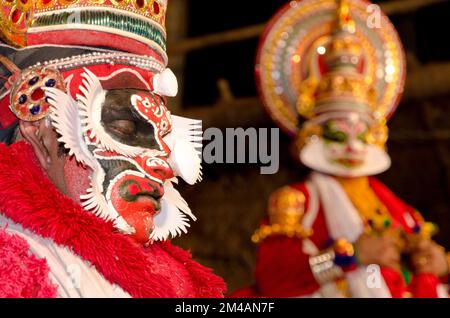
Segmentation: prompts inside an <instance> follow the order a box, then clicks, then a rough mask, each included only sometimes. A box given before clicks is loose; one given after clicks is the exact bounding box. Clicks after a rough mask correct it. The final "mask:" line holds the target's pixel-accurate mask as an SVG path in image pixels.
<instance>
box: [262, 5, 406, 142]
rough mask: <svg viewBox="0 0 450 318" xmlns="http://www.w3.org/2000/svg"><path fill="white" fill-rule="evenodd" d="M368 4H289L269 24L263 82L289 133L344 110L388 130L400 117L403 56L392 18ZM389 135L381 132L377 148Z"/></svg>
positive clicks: (268, 103)
mask: <svg viewBox="0 0 450 318" xmlns="http://www.w3.org/2000/svg"><path fill="white" fill-rule="evenodd" d="M368 6H374V5H371V4H370V3H369V2H368V1H364V0H348V1H335V0H303V1H291V2H290V3H289V4H288V5H286V6H285V7H284V8H283V9H281V11H280V12H279V13H278V14H277V15H275V17H274V18H273V19H272V21H271V22H270V23H269V26H268V27H267V29H266V31H265V33H264V36H263V38H262V40H261V45H260V49H259V53H258V58H257V66H256V72H257V79H258V84H259V88H260V94H261V97H262V99H263V102H264V105H265V107H266V109H267V111H268V113H269V114H270V116H271V117H272V119H273V120H274V121H275V122H276V123H277V124H279V126H280V127H281V128H282V129H283V130H285V131H286V132H287V133H289V134H290V135H292V136H296V135H297V134H298V133H299V131H300V129H301V128H302V123H303V122H304V120H305V119H306V120H307V121H308V122H320V121H321V120H324V119H326V118H330V116H342V114H343V113H346V112H357V113H359V114H360V115H362V116H363V117H365V118H366V119H367V120H369V121H372V122H375V123H377V125H376V126H379V127H382V128H381V130H383V129H384V124H385V122H386V120H387V119H389V117H390V116H391V115H392V114H393V113H394V111H395V108H396V106H397V104H398V102H399V99H400V96H401V94H402V92H403V88H404V81H405V57H404V52H403V48H402V45H401V43H400V41H399V38H398V35H397V32H396V30H395V29H394V27H393V26H392V24H391V23H390V22H389V19H388V18H387V17H386V16H385V15H384V14H383V13H382V12H381V11H380V9H379V8H378V7H377V6H375V7H372V10H368ZM375 14H376V15H377V16H376V17H375V18H377V21H378V22H379V25H377V23H374V21H373V19H374V17H373V15H375ZM375 22H376V21H375ZM299 115H300V116H299ZM378 124H379V125H378ZM303 127H305V125H303ZM381 135H382V134H381ZM383 138H385V136H378V135H377V136H376V138H374V139H376V140H374V143H376V142H378V141H379V139H383ZM382 143H383V142H382V141H380V144H382Z"/></svg>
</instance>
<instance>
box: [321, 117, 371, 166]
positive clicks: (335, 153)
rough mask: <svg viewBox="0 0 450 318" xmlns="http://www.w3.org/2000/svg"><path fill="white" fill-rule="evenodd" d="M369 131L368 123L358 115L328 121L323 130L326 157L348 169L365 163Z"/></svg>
mask: <svg viewBox="0 0 450 318" xmlns="http://www.w3.org/2000/svg"><path fill="white" fill-rule="evenodd" d="M367 132H368V125H367V123H366V122H365V121H363V120H361V118H360V117H359V116H358V115H354V116H350V117H348V118H339V119H331V120H329V121H327V122H326V123H325V124H324V130H323V141H324V142H323V150H324V154H325V157H326V159H327V160H328V161H329V162H330V163H332V164H336V165H340V166H344V167H346V168H348V169H351V168H356V167H359V166H361V165H363V164H364V163H365V161H366V157H367V153H368V151H367V148H368V145H367V142H366V135H367Z"/></svg>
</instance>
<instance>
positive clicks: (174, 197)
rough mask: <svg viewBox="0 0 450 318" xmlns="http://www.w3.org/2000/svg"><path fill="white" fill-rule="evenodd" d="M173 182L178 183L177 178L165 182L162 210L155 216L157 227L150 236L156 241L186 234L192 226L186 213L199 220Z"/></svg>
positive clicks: (194, 219)
mask: <svg viewBox="0 0 450 318" xmlns="http://www.w3.org/2000/svg"><path fill="white" fill-rule="evenodd" d="M172 182H174V183H177V179H176V178H174V179H171V180H167V181H166V182H165V183H164V196H163V197H162V199H161V212H160V213H159V214H158V215H156V216H155V219H154V224H155V228H154V230H153V232H152V234H151V236H150V238H151V239H152V240H155V241H164V240H167V239H169V238H175V237H177V236H180V235H182V234H183V233H185V234H186V233H187V231H188V228H189V227H190V224H189V219H188V218H187V217H186V215H187V216H189V217H190V218H191V219H192V220H193V221H196V220H197V218H196V217H195V216H194V214H192V212H191V209H190V208H189V206H188V204H187V203H186V201H185V200H184V199H183V197H182V196H181V194H180V193H179V192H178V191H177V190H176V189H175V188H174V187H173V185H172Z"/></svg>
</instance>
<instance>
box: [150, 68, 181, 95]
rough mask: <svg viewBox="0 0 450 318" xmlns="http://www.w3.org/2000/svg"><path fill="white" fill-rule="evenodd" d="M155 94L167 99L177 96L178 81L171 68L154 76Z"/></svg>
mask: <svg viewBox="0 0 450 318" xmlns="http://www.w3.org/2000/svg"><path fill="white" fill-rule="evenodd" d="M153 93H155V94H158V95H161V96H167V97H175V96H177V94H178V81H177V78H176V76H175V74H173V72H172V70H171V69H170V68H166V69H165V70H164V71H163V72H161V73H160V74H156V75H155V76H153Z"/></svg>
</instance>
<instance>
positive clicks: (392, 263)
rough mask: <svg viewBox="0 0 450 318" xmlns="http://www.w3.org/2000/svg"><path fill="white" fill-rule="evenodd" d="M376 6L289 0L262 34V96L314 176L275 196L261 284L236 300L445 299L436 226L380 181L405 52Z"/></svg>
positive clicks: (262, 245)
mask: <svg viewBox="0 0 450 318" xmlns="http://www.w3.org/2000/svg"><path fill="white" fill-rule="evenodd" d="M370 5H371V4H370V3H369V2H368V1H363V0H349V1H334V0H303V1H290V2H289V4H288V5H286V6H285V7H284V8H283V9H281V11H280V12H279V13H278V14H276V15H275V17H274V18H273V19H272V20H271V22H270V23H269V25H268V27H267V29H266V31H265V33H264V36H263V38H262V41H261V46H260V50H259V55H258V59H257V78H258V84H259V87H260V93H261V97H262V100H263V101H264V104H265V106H266V108H267V110H268V112H269V114H270V115H271V117H272V118H273V120H274V121H275V122H276V123H277V124H278V125H279V126H280V127H281V128H282V129H283V130H284V131H286V132H287V133H289V134H290V135H291V136H293V137H295V147H294V148H295V154H296V156H298V157H299V159H300V161H301V162H302V163H303V164H304V165H305V166H307V167H309V168H310V169H311V170H312V172H311V174H310V175H309V177H308V178H307V179H306V180H305V181H304V182H301V183H296V184H293V185H290V186H286V187H284V188H282V189H279V190H278V191H276V192H274V193H273V194H272V195H271V197H270V200H269V204H268V217H267V218H266V219H265V220H264V221H263V223H262V225H261V227H260V228H259V229H258V230H257V231H256V232H255V234H254V235H253V237H252V240H253V241H254V242H255V243H257V244H258V254H257V262H256V270H255V281H256V283H255V285H254V286H253V287H251V288H246V289H241V290H239V291H237V292H235V293H234V296H235V297H243V296H250V297H308V296H311V297H448V274H449V263H448V256H447V255H446V252H445V250H444V248H443V247H441V246H439V245H438V244H436V243H435V242H434V241H433V240H432V239H431V237H432V236H433V234H434V232H435V227H434V225H433V224H431V223H427V222H425V221H424V220H423V218H422V217H421V215H420V214H419V212H417V211H416V210H415V209H414V208H413V207H411V206H409V205H408V204H406V203H404V202H403V201H402V200H400V199H399V198H398V197H396V196H395V195H394V194H393V193H392V192H391V191H390V190H389V189H388V188H387V187H386V186H385V185H384V184H382V183H381V182H380V181H379V180H377V179H376V178H375V177H374V175H377V174H380V173H382V172H384V171H386V170H387V169H388V168H389V167H390V165H391V161H390V158H389V156H388V154H387V152H386V149H385V144H386V141H387V138H388V128H387V126H386V122H387V120H388V119H389V118H390V117H391V116H392V114H393V113H394V111H395V108H396V106H397V104H398V102H399V99H400V95H401V93H402V91H403V88H404V81H405V57H404V52H403V49H402V45H401V43H400V41H399V38H398V35H397V32H396V30H395V29H394V27H393V26H392V24H391V23H390V21H389V20H388V18H387V17H386V16H385V15H384V14H383V13H382V12H381V11H378V12H376V10H377V9H379V8H378V7H373V6H372V7H369V6H370ZM374 10H375V11H374ZM373 14H379V16H378V17H376V16H374V15H373ZM373 19H379V21H378V23H379V24H380V25H379V26H377V25H376V23H377V21H375V20H373ZM299 115H300V116H299Z"/></svg>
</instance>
